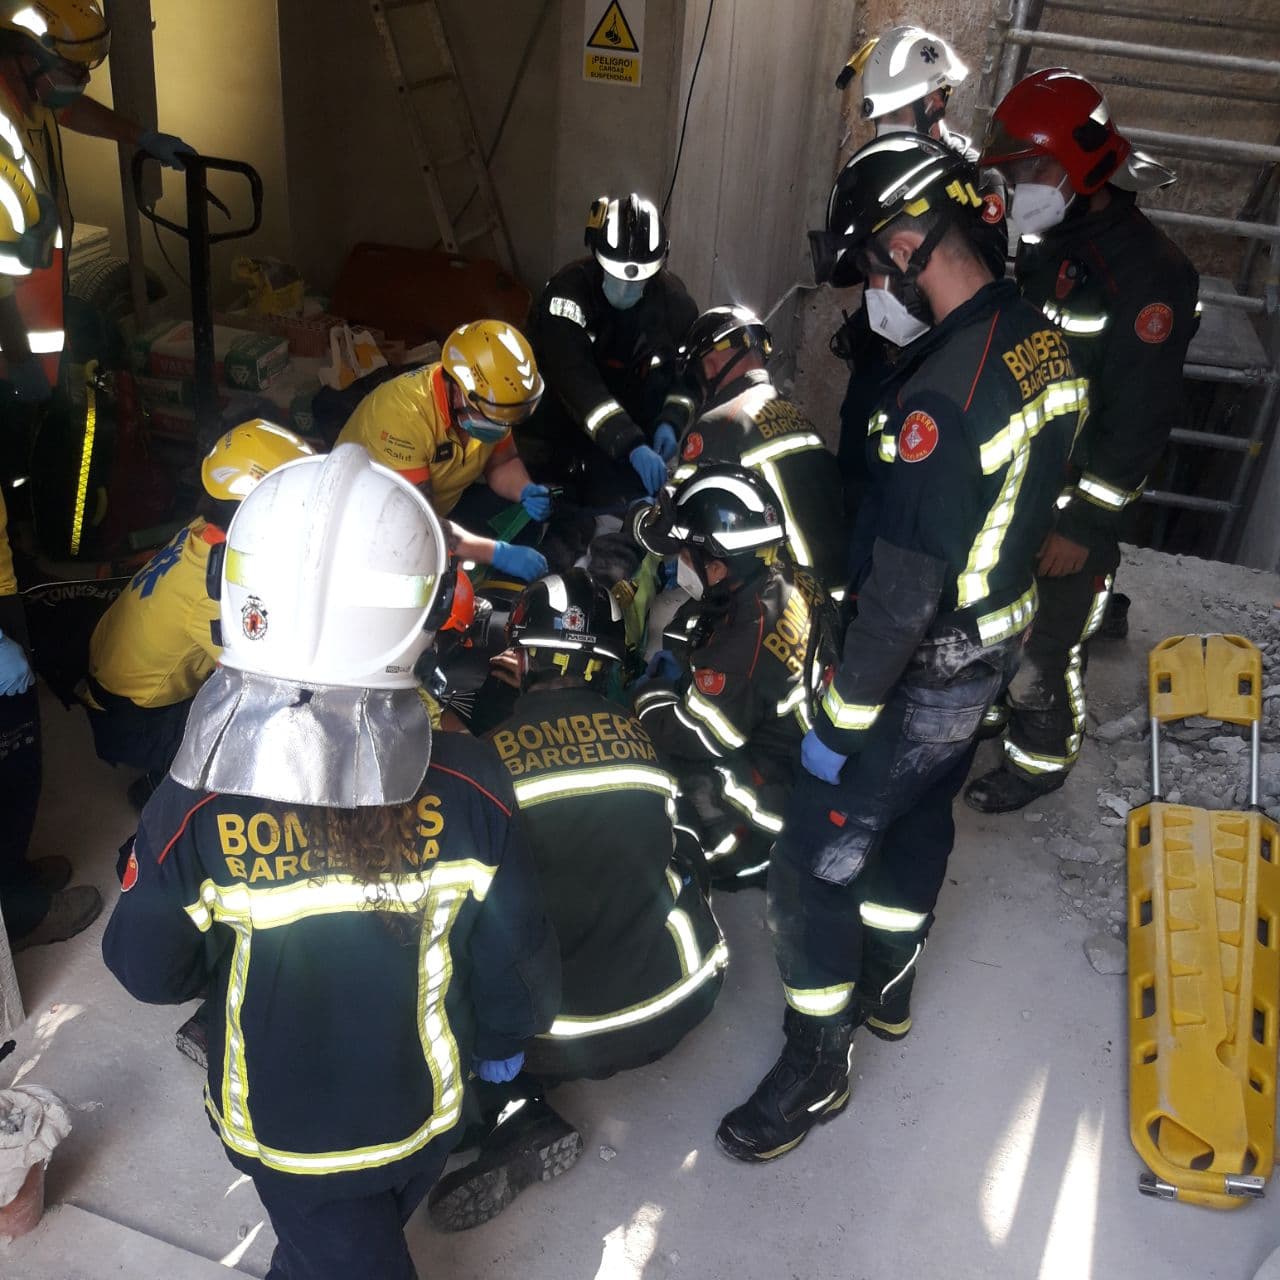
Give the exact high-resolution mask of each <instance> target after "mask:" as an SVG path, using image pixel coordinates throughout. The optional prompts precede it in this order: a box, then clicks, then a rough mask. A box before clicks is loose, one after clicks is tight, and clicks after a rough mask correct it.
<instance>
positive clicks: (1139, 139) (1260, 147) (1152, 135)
mask: <svg viewBox="0 0 1280 1280" xmlns="http://www.w3.org/2000/svg"><path fill="white" fill-rule="evenodd" d="M1124 136H1125V137H1126V138H1128V139H1129V141H1130V142H1134V143H1138V144H1143V143H1145V144H1146V145H1147V146H1150V147H1155V148H1156V149H1157V150H1165V151H1174V152H1177V153H1178V154H1188V153H1190V154H1200V155H1206V156H1210V157H1212V158H1213V159H1215V160H1217V159H1224V160H1225V159H1230V160H1233V161H1234V160H1239V161H1241V162H1242V163H1244V164H1250V165H1253V164H1280V147H1277V146H1276V145H1275V144H1274V143H1267V142H1243V141H1240V140H1239V139H1236V138H1198V137H1196V135H1195V134H1193V133H1166V132H1164V130H1162V129H1126V130H1125V131H1124Z"/></svg>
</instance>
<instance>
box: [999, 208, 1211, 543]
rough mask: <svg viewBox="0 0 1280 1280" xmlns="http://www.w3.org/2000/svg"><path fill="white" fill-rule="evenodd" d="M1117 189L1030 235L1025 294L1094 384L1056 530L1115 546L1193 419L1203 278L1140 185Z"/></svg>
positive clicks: (1020, 269)
mask: <svg viewBox="0 0 1280 1280" xmlns="http://www.w3.org/2000/svg"><path fill="white" fill-rule="evenodd" d="M1109 190H1110V192H1111V203H1110V204H1109V205H1108V206H1107V207H1106V208H1105V209H1103V210H1101V211H1100V212H1098V213H1089V214H1086V215H1085V216H1084V217H1080V218H1070V219H1068V220H1067V221H1066V222H1064V223H1062V225H1061V226H1058V227H1054V228H1053V230H1051V231H1047V232H1045V234H1044V235H1043V236H1042V237H1041V239H1040V241H1039V243H1033V244H1024V245H1023V246H1022V248H1021V249H1020V251H1019V254H1018V261H1017V277H1018V283H1019V285H1020V287H1021V289H1022V294H1023V297H1025V298H1026V299H1027V300H1028V301H1029V302H1031V303H1033V304H1034V305H1035V306H1037V307H1039V308H1040V309H1041V310H1042V311H1043V312H1044V313H1045V315H1047V316H1048V317H1049V318H1050V319H1051V320H1053V321H1054V323H1055V324H1057V325H1058V326H1059V327H1060V328H1061V329H1062V331H1063V332H1064V333H1065V334H1066V335H1067V340H1068V341H1069V342H1070V343H1071V353H1072V358H1073V359H1074V361H1075V366H1076V370H1077V372H1078V373H1079V374H1080V375H1081V376H1083V377H1085V378H1087V379H1088V381H1089V416H1088V418H1087V419H1086V420H1085V422H1084V425H1083V427H1082V429H1081V431H1080V435H1079V437H1078V439H1077V440H1076V444H1075V448H1074V449H1073V450H1072V453H1071V480H1072V488H1071V489H1070V490H1069V496H1070V501H1069V502H1068V504H1067V505H1066V507H1065V508H1064V509H1063V510H1062V511H1060V512H1059V514H1058V520H1057V531H1058V532H1059V533H1060V534H1062V535H1063V536H1064V537H1067V538H1070V539H1071V540H1072V541H1073V542H1078V543H1080V544H1082V545H1084V546H1087V547H1090V548H1093V549H1102V548H1103V547H1105V546H1106V545H1107V544H1108V543H1114V541H1115V538H1116V526H1117V523H1118V521H1119V517H1120V513H1121V512H1122V511H1123V510H1124V509H1125V507H1127V506H1128V505H1129V504H1130V503H1131V502H1134V501H1135V500H1136V499H1137V498H1139V497H1140V496H1141V494H1142V487H1143V484H1144V482H1145V481H1146V479H1147V476H1148V474H1149V473H1150V472H1151V470H1152V468H1153V467H1154V466H1155V464H1156V463H1157V461H1159V458H1160V455H1161V453H1162V452H1163V451H1164V447H1165V445H1166V443H1167V442H1168V440H1169V432H1170V431H1171V430H1172V429H1173V428H1174V427H1176V426H1178V425H1179V424H1180V423H1181V421H1182V415H1183V411H1184V406H1185V392H1184V389H1183V382H1182V365H1183V361H1184V360H1185V359H1186V355H1187V347H1188V345H1189V344H1190V342H1191V338H1192V336H1193V335H1194V333H1195V330H1196V326H1197V324H1198V321H1197V318H1196V296H1197V293H1198V291H1199V284H1200V278H1199V276H1198V275H1197V274H1196V270H1195V268H1194V267H1193V266H1192V265H1191V263H1190V262H1188V261H1187V259H1186V257H1184V256H1183V254H1182V252H1181V250H1180V249H1178V248H1177V247H1176V246H1175V245H1174V244H1173V242H1172V241H1171V240H1170V239H1169V238H1168V237H1167V236H1166V235H1164V233H1163V232H1161V231H1159V230H1157V229H1156V228H1155V227H1154V226H1152V224H1151V223H1150V222H1149V221H1148V220H1147V218H1146V217H1145V216H1144V215H1143V214H1142V213H1141V212H1140V211H1139V210H1138V208H1137V207H1136V205H1135V204H1134V198H1133V194H1132V192H1126V191H1120V190H1118V189H1117V188H1114V187H1112V188H1109Z"/></svg>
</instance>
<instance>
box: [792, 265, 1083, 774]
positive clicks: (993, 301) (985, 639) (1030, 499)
mask: <svg viewBox="0 0 1280 1280" xmlns="http://www.w3.org/2000/svg"><path fill="white" fill-rule="evenodd" d="M1087 404H1088V392H1087V387H1086V384H1085V381H1084V379H1083V378H1081V377H1080V376H1078V374H1077V373H1076V370H1075V367H1074V365H1073V364H1072V359H1071V352H1070V349H1069V348H1068V345H1067V341H1066V339H1065V338H1064V337H1063V335H1062V333H1061V332H1060V331H1059V330H1058V329H1057V328H1056V327H1055V326H1054V325H1053V324H1051V323H1049V322H1048V321H1047V320H1046V319H1045V317H1044V316H1043V315H1041V314H1040V313H1039V312H1038V311H1037V310H1036V309H1035V308H1034V307H1033V306H1031V305H1030V304H1029V303H1027V302H1025V301H1024V300H1023V299H1021V298H1020V297H1019V296H1018V290H1017V286H1016V285H1014V283H1013V282H1012V281H1000V282H998V283H994V284H989V285H987V286H985V287H984V288H982V289H981V290H979V291H978V293H976V294H975V295H974V296H973V297H972V298H970V299H969V301H968V302H966V303H964V304H963V305H962V306H960V307H957V308H956V309H955V310H954V311H953V312H951V314H950V315H948V316H947V317H946V318H945V319H944V320H943V321H942V322H941V323H940V324H938V325H937V326H935V327H934V328H933V329H931V330H930V331H929V332H928V333H927V334H925V335H924V336H923V337H921V338H919V339H917V341H915V342H913V343H912V344H911V345H910V346H908V347H906V348H905V349H904V350H903V352H902V355H901V357H900V358H899V360H898V362H897V364H896V365H895V366H894V370H893V374H892V377H891V378H890V380H889V382H888V383H887V384H886V391H885V395H884V398H883V399H882V400H881V403H880V408H879V409H878V410H877V411H876V413H875V414H873V415H872V418H871V421H870V423H869V424H868V436H867V454H868V469H869V471H870V473H871V486H870V490H869V493H868V495H867V498H866V500H865V501H864V503H863V505H862V507H861V509H860V511H859V513H858V521H857V530H856V533H855V540H854V543H855V545H854V555H855V571H854V589H855V590H856V591H857V616H856V617H855V618H854V620H853V622H852V623H850V625H849V628H848V630H847V631H846V633H845V641H844V656H843V659H842V660H841V662H840V665H839V668H838V669H837V671H836V674H835V678H834V679H833V680H832V682H831V684H830V685H829V686H828V689H827V692H826V695H825V696H824V698H823V700H822V705H821V713H820V714H819V716H818V717H817V723H816V725H815V728H816V730H817V733H818V736H819V737H820V738H821V739H822V740H823V742H824V743H826V745H827V746H829V747H831V748H832V749H833V750H835V751H839V752H841V753H843V754H846V755H848V754H852V753H853V752H855V751H857V750H858V748H859V746H860V743H861V739H862V735H863V734H864V733H865V731H866V730H868V729H869V728H870V727H871V726H872V725H873V724H874V723H875V721H876V717H877V716H878V715H879V714H880V711H881V710H882V709H883V707H884V704H885V701H886V699H887V697H888V694H889V692H890V690H891V689H892V688H893V686H894V685H895V683H897V681H898V679H899V677H900V676H901V675H902V673H903V671H904V670H905V669H906V667H907V664H908V662H909V661H910V660H911V658H912V656H913V654H914V653H915V651H916V649H917V647H918V646H919V645H920V642H921V641H922V640H923V639H924V638H925V637H926V636H927V635H928V634H929V632H930V630H931V628H936V627H941V626H956V625H958V626H960V627H961V628H962V629H963V630H964V632H965V633H966V634H967V635H968V636H969V637H970V639H971V640H972V642H973V643H974V644H976V645H979V646H990V645H995V644H999V643H1001V642H1003V641H1005V640H1008V639H1009V638H1010V637H1012V636H1016V635H1018V634H1019V633H1021V632H1022V631H1024V630H1025V629H1026V627H1027V626H1028V624H1029V623H1030V622H1031V619H1032V618H1033V617H1034V615H1035V609H1036V590H1035V580H1034V565H1035V555H1036V553H1037V551H1038V550H1039V548H1040V544H1041V542H1042V541H1043V540H1044V536H1045V533H1046V532H1047V531H1048V529H1049V527H1050V524H1051V521H1052V514H1053V504H1054V500H1055V499H1056V497H1057V496H1058V493H1059V491H1060V489H1061V486H1062V475H1063V468H1064V466H1065V464H1066V459H1067V453H1068V450H1069V449H1070V446H1071V440H1072V437H1073V435H1074V433H1075V430H1076V425H1077V422H1078V421H1079V418H1080V416H1081V414H1082V413H1084V412H1086V407H1087Z"/></svg>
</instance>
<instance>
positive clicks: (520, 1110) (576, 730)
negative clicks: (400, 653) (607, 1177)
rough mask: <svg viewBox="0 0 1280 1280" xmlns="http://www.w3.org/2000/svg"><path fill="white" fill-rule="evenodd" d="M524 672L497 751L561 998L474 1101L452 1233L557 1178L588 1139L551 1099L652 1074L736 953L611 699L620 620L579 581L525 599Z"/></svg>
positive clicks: (452, 1193) (631, 723)
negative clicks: (528, 856) (643, 1070)
mask: <svg viewBox="0 0 1280 1280" xmlns="http://www.w3.org/2000/svg"><path fill="white" fill-rule="evenodd" d="M508 640H509V641H510V643H511V645H512V646H513V647H514V650H515V653H516V655H517V663H518V666H519V671H520V683H521V690H522V692H521V696H520V700H519V701H518V702H517V703H516V706H515V711H514V714H513V715H512V716H511V718H510V719H509V720H507V721H506V722H505V723H504V724H502V725H500V726H499V727H498V728H497V729H495V730H494V731H493V733H492V734H490V735H489V740H490V741H491V742H492V743H493V745H494V746H495V747H496V748H497V751H498V755H499V757H500V758H501V759H502V762H503V764H505V765H506V767H507V770H508V771H509V773H510V774H511V780H512V783H513V784H514V786H515V792H516V798H517V800H518V801H519V804H520V811H521V816H522V819H523V823H524V828H525V831H526V833H527V835H528V838H529V842H530V845H531V847H532V849H533V857H534V862H535V864H536V866H537V872H538V878H539V881H540V883H541V884H542V886H543V890H544V892H545V894H546V897H547V902H548V906H549V909H550V912H551V917H552V922H553V924H554V926H555V931H556V936H557V937H558V938H559V940H560V960H561V965H562V968H563V975H564V977H563V994H562V996H561V1000H560V1011H559V1013H558V1015H557V1016H556V1019H555V1021H554V1022H553V1023H552V1024H551V1027H550V1029H549V1030H547V1031H544V1032H543V1033H542V1034H541V1035H539V1036H537V1037H535V1038H534V1039H533V1040H532V1041H530V1043H529V1045H528V1046H527V1050H526V1052H527V1059H526V1062H525V1069H524V1071H522V1072H521V1073H520V1074H519V1075H516V1076H514V1078H513V1079H510V1080H505V1081H501V1080H500V1081H493V1082H491V1083H487V1084H482V1085H480V1086H479V1087H478V1090H477V1097H478V1099H479V1101H480V1102H481V1104H482V1105H481V1109H482V1111H483V1113H484V1119H483V1122H482V1124H483V1128H482V1137H481V1141H480V1149H479V1153H478V1155H477V1158H476V1159H475V1160H474V1161H473V1162H472V1163H471V1164H469V1165H466V1166H464V1167H463V1168H461V1169H458V1170H456V1171H454V1172H452V1173H450V1174H448V1175H447V1176H446V1177H445V1178H443V1179H442V1180H441V1181H440V1183H439V1185H438V1186H437V1187H436V1188H435V1190H434V1191H433V1192H432V1194H431V1198H430V1201H429V1205H430V1212H431V1217H432V1221H433V1222H434V1223H435V1224H436V1225H437V1226H439V1227H441V1228H443V1229H445V1230H460V1229H463V1228H466V1227H471V1226H475V1225H477V1224H478V1223H481V1222H485V1221H487V1220H488V1219H489V1218H491V1217H493V1216H494V1215H496V1214H497V1213H499V1212H500V1211H501V1210H502V1209H503V1208H505V1207H506V1205H507V1204H508V1203H510V1201H511V1200H512V1199H513V1198H514V1197H515V1196H516V1195H517V1194H518V1193H519V1192H520V1191H521V1190H523V1189H524V1188H525V1187H527V1186H529V1185H530V1184H531V1183H533V1182H535V1181H539V1180H545V1179H547V1178H550V1177H553V1176H554V1175H555V1174H557V1173H560V1172H562V1171H563V1170H564V1169H565V1168H567V1167H568V1166H569V1165H570V1164H572V1163H573V1161H574V1160H575V1159H576V1158H577V1156H578V1153H579V1152H580V1151H581V1149H582V1139H581V1137H580V1135H579V1134H578V1132H577V1130H576V1129H574V1128H573V1127H572V1126H571V1125H570V1124H569V1123H568V1122H567V1121H565V1120H563V1119H562V1118H561V1117H560V1116H559V1115H557V1114H556V1112H555V1111H553V1110H552V1109H551V1107H550V1106H549V1105H548V1103H547V1102H546V1100H545V1097H544V1092H545V1090H546V1089H547V1088H548V1087H549V1086H551V1085H553V1084H556V1083H559V1082H562V1081H566V1080H576V1079H582V1078H598V1077H603V1076H610V1075H613V1074H614V1073H615V1072H618V1071H626V1070H630V1069H632V1068H634V1067H640V1066H644V1065H645V1064H646V1063H650V1062H653V1061H655V1060H656V1059H658V1058H661V1057H662V1056H663V1055H664V1054H666V1053H669V1052H670V1051H671V1050H672V1049H673V1048H675V1046H676V1045H677V1044H678V1043H679V1042H680V1041H681V1040H682V1039H683V1038H684V1036H685V1035H686V1034H687V1033H688V1032H689V1031H690V1030H692V1029H693V1028H694V1027H696V1026H697V1025H698V1024H699V1023H700V1022H702V1020H703V1019H704V1018H705V1017H706V1016H707V1014H708V1013H710V1012H711V1008H712V1006H713V1005H714V1004H715V1000H716V996H717V995H718V994H719V991H720V986H721V984H722V982H723V980H724V969H725V966H726V964H727V963H728V950H727V948H726V946H725V943H724V939H723V938H722V936H721V934H720V929H719V926H718V925H717V924H716V919H715V916H713V915H712V913H711V907H710V904H709V903H708V901H707V897H706V892H705V879H704V877H705V871H704V868H703V865H702V857H701V851H700V849H699V848H698V846H697V843H696V841H695V840H694V839H693V838H692V835H691V833H690V832H689V831H687V830H683V829H681V828H679V827H677V826H675V798H676V783H675V780H674V779H673V778H672V776H671V775H670V774H669V773H668V772H667V771H666V770H665V769H664V768H663V767H662V765H661V763H660V762H659V759H658V755H657V752H656V751H655V749H654V744H653V742H652V741H651V740H650V738H649V735H648V734H647V733H646V732H645V731H644V729H643V728H641V726H640V724H639V722H638V721H637V720H636V719H635V717H634V716H632V715H631V714H629V713H628V712H627V711H626V710H625V709H624V708H622V707H620V706H618V705H617V704H616V703H614V702H611V701H609V699H608V697H607V696H606V692H605V691H606V689H607V688H608V685H609V682H610V680H611V678H612V676H613V675H614V672H615V669H616V668H617V666H618V663H619V661H620V660H621V658H622V652H623V645H624V642H625V638H624V634H623V621H622V615H621V613H620V611H619V609H618V605H617V602H616V601H615V600H614V598H613V597H612V596H611V595H610V593H609V592H608V591H607V590H606V589H605V588H604V586H602V585H601V584H600V583H598V582H596V581H595V580H594V579H593V578H592V577H591V575H590V574H589V573H587V571H586V570H585V569H571V570H569V571H568V572H567V573H565V574H563V575H559V574H557V575H552V576H550V577H547V578H544V579H542V580H541V581H540V582H536V583H534V584H533V585H532V586H531V587H529V588H527V589H526V590H525V592H524V594H523V595H522V596H521V597H520V599H519V601H518V602H517V603H516V607H515V609H514V610H513V612H512V614H511V620H510V623H509V624H508Z"/></svg>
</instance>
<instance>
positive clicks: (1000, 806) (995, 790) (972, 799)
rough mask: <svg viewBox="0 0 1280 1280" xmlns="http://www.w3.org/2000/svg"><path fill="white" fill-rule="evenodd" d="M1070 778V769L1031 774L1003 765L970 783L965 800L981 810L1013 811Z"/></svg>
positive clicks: (1046, 793) (983, 811)
mask: <svg viewBox="0 0 1280 1280" xmlns="http://www.w3.org/2000/svg"><path fill="white" fill-rule="evenodd" d="M1066 780H1067V771H1066V770H1063V771H1062V772H1060V773H1046V774H1044V775H1043V776H1042V777H1040V778H1031V777H1029V776H1028V775H1027V774H1025V773H1015V772H1014V771H1013V770H1012V769H1006V768H1004V767H1003V766H1001V767H1000V768H999V769H992V770H991V772H990V773H987V774H983V776H982V777H981V778H978V779H976V780H975V781H973V782H971V783H969V785H968V786H967V787H966V788H965V789H964V802H965V804H967V805H968V806H969V808H970V809H977V811H978V812H979V813H1013V812H1014V811H1015V810H1016V809H1023V808H1025V807H1026V806H1027V805H1029V804H1030V803H1031V802H1032V801H1033V800H1039V799H1040V797H1041V796H1047V795H1048V794H1049V792H1051V791H1057V789H1058V788H1059V787H1060V786H1062V784H1063V783H1064V782H1066Z"/></svg>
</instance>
